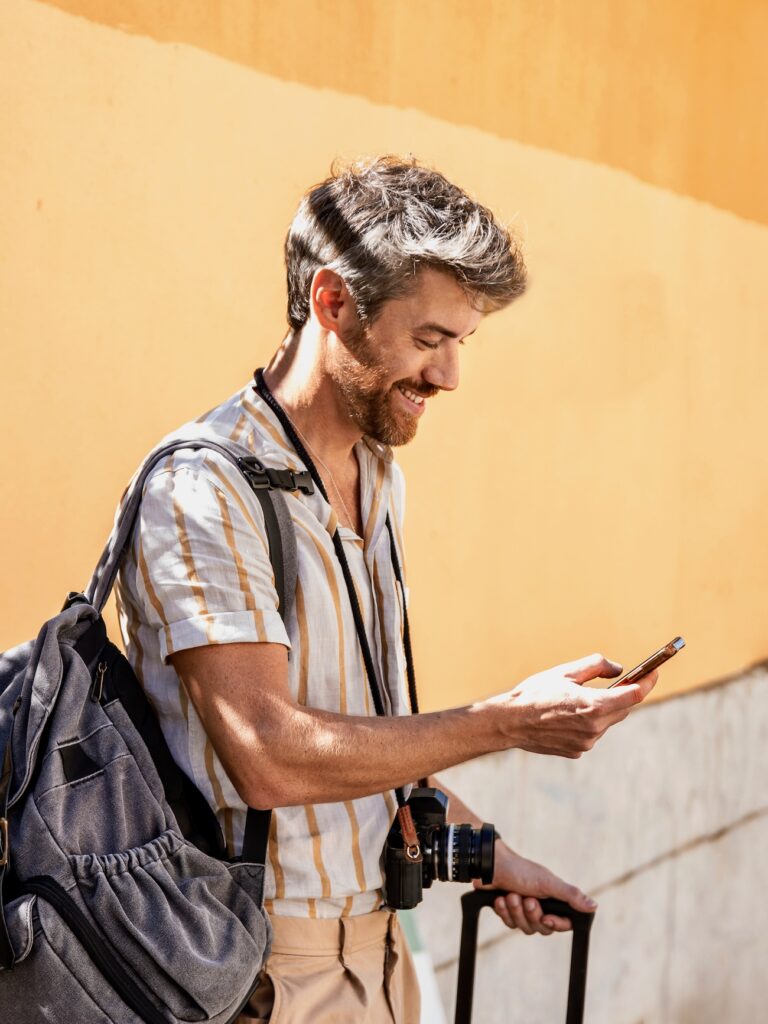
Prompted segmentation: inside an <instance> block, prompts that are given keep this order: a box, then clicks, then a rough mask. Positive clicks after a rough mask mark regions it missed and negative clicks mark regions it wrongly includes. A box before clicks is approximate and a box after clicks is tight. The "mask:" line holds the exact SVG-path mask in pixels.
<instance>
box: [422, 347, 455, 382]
mask: <svg viewBox="0 0 768 1024" xmlns="http://www.w3.org/2000/svg"><path fill="white" fill-rule="evenodd" d="M424 379H425V380H426V381H427V382H428V383H429V384H432V385H433V386H434V387H436V388H440V390H441V391H455V390H456V388H457V387H458V386H459V345H458V342H456V341H448V340H446V341H444V342H443V344H442V345H441V346H440V348H439V349H437V350H436V351H435V354H434V358H433V359H431V360H430V361H429V363H428V364H427V366H426V368H425V370H424Z"/></svg>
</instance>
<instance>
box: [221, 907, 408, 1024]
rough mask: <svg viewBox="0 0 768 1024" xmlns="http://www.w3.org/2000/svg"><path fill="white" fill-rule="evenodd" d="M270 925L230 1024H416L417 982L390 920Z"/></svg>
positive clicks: (278, 921)
mask: <svg viewBox="0 0 768 1024" xmlns="http://www.w3.org/2000/svg"><path fill="white" fill-rule="evenodd" d="M271 921H272V927H273V929H274V938H273V940H272V953H271V954H270V957H269V960H268V961H267V965H266V967H265V968H264V970H263V971H262V973H261V979H260V981H259V985H258V987H257V989H256V991H255V992H254V994H253V995H252V996H251V998H250V1000H249V1002H248V1005H247V1006H246V1008H245V1010H244V1011H243V1013H242V1015H241V1016H240V1017H238V1019H237V1024H257V1022H265V1021H269V1024H393V1022H394V1024H419V1007H420V999H419V983H418V980H417V978H416V972H415V970H414V966H413V960H412V959H411V954H410V951H409V949H408V945H407V943H406V941H405V937H404V936H403V933H402V931H401V929H400V924H399V922H398V920H397V914H395V913H393V912H391V911H387V910H377V911H374V913H372V914H362V915H360V916H359V917H342V918H340V919H338V920H330V921H326V920H309V919H308V918H298V917H272V918H271Z"/></svg>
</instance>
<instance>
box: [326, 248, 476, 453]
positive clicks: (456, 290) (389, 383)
mask: <svg viewBox="0 0 768 1024" xmlns="http://www.w3.org/2000/svg"><path fill="white" fill-rule="evenodd" d="M481 318H482V313H481V312H480V311H479V310H477V309H475V308H474V307H473V306H472V305H471V303H470V301H469V299H468V297H467V295H466V293H465V292H464V291H463V290H462V288H461V287H460V286H459V285H458V283H457V282H456V281H455V280H454V278H453V277H451V276H450V275H449V274H446V273H443V272H440V271H437V270H433V269H431V268H424V269H422V270H420V271H419V272H418V274H417V276H416V283H415V286H414V288H413V289H412V290H411V291H410V292H409V294H408V295H406V296H405V297H403V298H400V299H391V300H390V301H389V302H386V303H385V304H384V305H383V307H382V309H381V312H380V313H379V315H378V316H377V317H376V320H375V321H374V322H373V323H372V324H371V325H370V327H365V326H363V325H361V324H360V323H359V322H358V323H357V325H356V327H355V329H354V330H351V331H349V332H348V333H347V335H345V336H344V337H343V338H339V342H340V344H339V345H338V347H337V349H336V351H335V353H334V358H333V360H332V366H331V367H330V372H331V375H332V377H333V379H334V382H335V383H336V386H337V388H338V389H339V392H340V394H341V397H342V400H343V402H344V404H345V405H346V408H347V411H348V413H349V415H350V417H351V418H352V419H353V420H354V422H355V423H356V425H357V426H358V427H359V428H360V429H361V430H362V431H363V433H364V434H368V435H369V436H370V437H373V438H375V439H376V440H377V441H380V442H381V443H382V444H387V445H393V446H397V445H402V444H407V443H408V442H409V441H411V440H412V439H413V437H414V436H415V434H416V430H417V428H418V424H419V419H420V418H421V416H422V415H423V414H424V412H425V410H426V406H427V403H428V402H429V399H430V398H433V397H434V396H435V395H437V394H438V392H440V391H453V390H454V389H455V388H456V387H458V384H459V345H461V344H462V343H463V341H464V339H465V338H466V337H467V336H468V335H470V334H472V333H473V332H474V330H475V328H476V327H477V325H478V324H479V322H480V320H481Z"/></svg>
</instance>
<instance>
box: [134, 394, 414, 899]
mask: <svg viewBox="0 0 768 1024" xmlns="http://www.w3.org/2000/svg"><path fill="white" fill-rule="evenodd" d="M197 422H198V423H201V422H203V423H205V424H206V429H207V430H213V431H215V433H216V434H217V435H219V436H224V437H229V438H231V439H233V440H235V441H238V442H240V443H241V444H243V445H245V446H246V447H247V448H249V449H250V450H251V451H253V453H254V454H255V455H257V456H258V457H259V458H260V459H261V460H262V461H263V463H264V464H265V465H267V466H273V467H278V468H284V467H288V468H291V469H297V468H302V467H301V463H300V462H299V459H298V456H297V455H296V452H295V451H294V449H293V448H292V446H291V445H290V443H289V442H288V440H287V438H286V437H285V434H284V433H283V430H282V428H281V426H280V424H279V422H278V420H277V418H276V417H275V415H274V413H273V412H272V411H271V410H270V409H269V407H268V406H267V405H266V404H265V403H264V402H263V400H262V399H261V398H260V396H259V395H258V394H257V393H256V392H255V390H254V389H253V386H252V385H248V386H246V387H245V388H243V389H242V390H241V391H239V392H237V393H236V394H235V395H233V396H232V398H230V399H228V400H227V401H226V402H224V403H223V404H222V405H220V406H218V407H217V408H215V409H213V410H212V411H211V412H209V413H207V414H206V415H205V416H203V417H201V418H200V420H198V421H197ZM356 452H357V458H358V462H359V464H360V494H361V503H362V518H363V523H364V530H363V533H364V536H363V537H362V538H360V537H357V536H356V534H355V533H353V531H351V530H348V529H345V528H342V529H341V535H342V538H343V540H344V547H345V551H346V554H347V558H348V561H349V565H350V569H351V571H352V575H353V578H354V580H355V585H356V588H357V591H358V598H359V600H360V604H361V608H362V611H363V616H364V621H365V623H366V630H367V634H368V639H369V643H370V645H371V651H372V654H373V658H374V662H375V666H376V669H377V672H378V674H379V685H380V690H381V692H382V693H383V694H384V696H385V702H386V703H387V705H388V711H389V712H390V713H392V714H398V715H399V714H408V713H409V710H410V709H409V705H408V696H407V686H406V683H405V662H404V655H403V647H402V604H401V601H402V600H403V595H402V594H401V593H400V588H399V587H398V585H397V583H396V581H395V578H394V573H393V570H392V563H391V559H390V550H389V536H388V532H387V529H386V524H385V519H386V515H387V513H389V515H390V518H391V521H392V524H393V527H394V531H395V537H396V541H397V547H398V549H399V557H400V561H401V564H403V547H402V534H401V524H402V516H403V505H404V488H403V479H402V474H401V472H400V470H399V468H398V467H397V466H396V465H395V463H394V462H393V461H392V453H391V451H390V450H389V449H388V448H386V447H385V446H383V445H380V444H378V443H377V442H375V441H369V440H363V441H361V442H360V443H359V444H358V445H357V447H356ZM286 498H287V501H288V504H289V509H290V512H291V516H292V519H293V523H294V526H295V529H296V539H297V546H298V581H297V585H296V596H295V602H294V606H293V610H292V612H291V614H290V616H289V619H288V622H287V623H286V624H285V625H284V624H283V621H282V619H281V617H280V615H279V614H278V611H277V594H276V591H275V588H274V578H273V573H272V567H271V565H270V562H269V557H268V554H267V546H266V533H265V530H264V518H263V513H262V511H261V507H260V505H259V503H258V501H257V499H256V498H255V496H254V495H253V493H252V492H251V490H250V488H249V487H248V484H247V483H246V482H245V480H244V479H243V478H242V476H241V475H240V473H239V471H238V470H237V469H236V468H235V467H234V466H232V465H231V463H229V462H228V461H227V460H226V459H224V458H223V457H222V456H219V455H218V454H217V453H212V452H210V451H198V452H191V451H181V452H176V453H174V454H173V455H171V456H169V457H168V458H167V459H165V460H163V461H162V462H161V463H160V464H159V465H158V466H157V468H156V469H155V470H154V471H153V473H152V475H151V476H150V478H149V480H148V481H147V484H146V486H145V489H144V497H143V500H142V504H141V509H140V515H139V522H138V524H137V529H136V532H135V535H134V537H133V541H132V544H131V547H130V550H129V552H128V554H127V556H126V558H125V559H124V562H123V566H122V569H121V573H120V577H119V580H118V587H117V596H118V607H119V613H120V624H121V629H122V633H123V639H124V642H125V646H126V650H127V653H128V657H129V659H130V661H131V663H132V665H133V667H134V670H135V671H136V674H137V675H138V677H139V679H140V680H141V681H142V683H143V685H144V687H145V689H146V692H147V693H148V695H149V697H150V698H151V700H152V703H153V705H154V707H155V709H156V710H157V713H158V715H159V718H160V722H161V725H162V728H163V732H164V734H165V737H166V740H167V741H168V744H169V746H170V749H171V752H172V754H173V756H174V758H175V760H176V761H177V763H178V764H179V765H180V766H181V768H182V769H183V770H184V771H185V772H186V773H187V774H188V775H189V777H190V778H191V779H192V780H193V781H194V783H195V784H196V785H197V787H198V788H199V789H200V790H201V791H202V793H203V794H204V795H205V796H206V798H207V799H208V801H209V803H210V804H211V806H212V807H213V808H214V810H215V811H216V813H217V815H218V818H219V821H220V822H221V826H222V829H223V832H224V835H225V838H226V840H227V844H228V847H229V849H230V851H232V852H235V853H236V852H237V851H239V849H240V848H241V845H242V833H243V827H244V823H245V813H246V807H245V805H244V804H243V803H242V801H241V800H240V798H239V797H238V795H237V793H236V791H235V789H234V786H233V785H232V783H231V782H230V780H229V778H228V777H227V775H226V773H225V771H224V769H223V767H222V765H221V763H220V762H219V759H218V757H217V756H216V753H215V751H214V749H213V747H212V745H211V742H210V740H209V739H208V738H207V736H206V734H205V732H204V730H203V728H202V725H201V722H200V719H199V718H198V716H197V714H196V712H195V709H194V706H193V705H192V704H191V703H190V701H189V699H188V697H187V695H186V692H185V690H184V688H183V687H182V686H181V684H180V681H179V678H178V676H177V674H176V672H175V670H174V668H173V666H172V665H171V664H170V663H169V662H168V661H167V658H168V656H169V655H170V654H173V653H174V652H175V651H181V650H185V649H186V648H191V647H199V646H202V645H206V644H217V643H232V642H242V641H253V642H263V641H267V642H272V643H280V644H285V645H286V646H287V647H289V648H290V657H289V662H288V675H289V684H290V688H291V692H292V695H293V697H294V699H295V700H296V701H297V702H298V703H300V704H302V705H306V706H309V707H315V708H321V709H324V710H326V711H331V712H336V713H339V714H342V715H373V714H375V710H374V707H373V702H372V699H371V695H370V692H369V688H368V683H367V680H366V676H365V671H364V667H363V662H362V655H361V652H360V647H359V643H358V640H357V635H356V633H355V626H354V620H353V618H352V611H351V607H350V604H349V599H348V596H347V591H346V588H345V584H344V579H343V576H342V574H341V569H340V567H339V564H338V562H337V559H336V557H335V554H334V550H333V543H332V535H333V532H334V530H335V528H336V516H335V513H334V512H333V510H332V509H331V507H330V505H329V504H328V503H327V502H326V501H325V500H324V499H323V497H322V495H321V494H319V493H318V492H316V493H315V494H313V495H304V494H299V493H293V494H287V495H286ZM382 684H383V685H382ZM395 810H396V803H395V797H394V794H393V793H391V792H388V793H383V794H381V795H375V796H369V797H365V798H362V799H358V800H347V801H344V802H342V803H327V804H315V805H307V806H303V807H283V808H278V809H277V810H276V811H275V812H274V813H273V815H272V826H271V831H270V840H269V856H268V864H267V879H266V900H267V909H268V910H269V911H270V912H271V913H274V914H278V915H284V916H293V917H339V916H347V915H354V914H364V913H367V912H369V911H371V910H374V909H376V908H377V907H378V906H379V905H380V904H381V885H382V874H381V852H382V848H383V845H384V840H385V838H386V834H387V831H388V829H389V826H390V824H391V821H392V819H393V817H394V814H395Z"/></svg>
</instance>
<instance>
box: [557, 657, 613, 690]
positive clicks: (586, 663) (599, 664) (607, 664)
mask: <svg viewBox="0 0 768 1024" xmlns="http://www.w3.org/2000/svg"><path fill="white" fill-rule="evenodd" d="M563 668H564V669H565V670H566V674H567V675H568V676H569V677H570V678H571V679H572V680H573V681H574V683H586V682H588V681H589V680H590V679H598V678H599V679H613V678H614V677H615V676H620V675H621V665H620V664H619V663H618V662H617V661H611V660H610V659H608V658H606V657H605V655H603V654H589V655H587V657H586V658H579V660H578V661H571V662H568V664H567V665H564V666H563Z"/></svg>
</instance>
